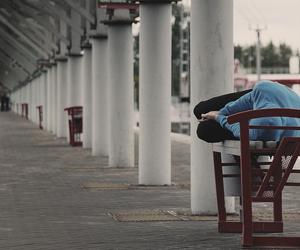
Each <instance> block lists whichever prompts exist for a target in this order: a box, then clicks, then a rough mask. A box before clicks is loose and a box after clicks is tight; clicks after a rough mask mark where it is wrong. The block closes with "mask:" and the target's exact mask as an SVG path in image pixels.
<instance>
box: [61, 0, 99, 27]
mask: <svg viewBox="0 0 300 250" xmlns="http://www.w3.org/2000/svg"><path fill="white" fill-rule="evenodd" d="M55 1H56V2H57V0H55ZM60 1H61V0H60ZM63 1H65V2H66V3H67V4H68V5H69V6H70V7H71V8H72V9H73V10H74V11H76V12H77V13H78V14H80V15H81V16H82V17H84V18H85V19H86V20H88V21H89V22H90V23H92V24H94V23H95V17H94V16H93V15H92V14H91V13H90V12H89V11H88V10H87V9H85V8H82V7H81V5H80V4H78V3H76V2H74V1H72V0H63Z"/></svg>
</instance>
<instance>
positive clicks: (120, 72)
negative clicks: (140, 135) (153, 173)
mask: <svg viewBox="0 0 300 250" xmlns="http://www.w3.org/2000/svg"><path fill="white" fill-rule="evenodd" d="M108 58H109V67H108V69H109V70H108V79H109V88H110V89H109V122H110V131H109V132H110V141H109V166H110V167H133V166H134V137H133V136H134V134H133V38H132V27H131V24H119V25H109V26H108Z"/></svg>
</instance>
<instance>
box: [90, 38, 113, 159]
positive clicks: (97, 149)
mask: <svg viewBox="0 0 300 250" xmlns="http://www.w3.org/2000/svg"><path fill="white" fill-rule="evenodd" d="M91 42H92V155H94V156H96V155H104V156H108V148H109V118H108V78H107V64H108V58H107V47H108V43H107V37H104V36H103V37H102V38H101V37H99V38H93V39H91Z"/></svg>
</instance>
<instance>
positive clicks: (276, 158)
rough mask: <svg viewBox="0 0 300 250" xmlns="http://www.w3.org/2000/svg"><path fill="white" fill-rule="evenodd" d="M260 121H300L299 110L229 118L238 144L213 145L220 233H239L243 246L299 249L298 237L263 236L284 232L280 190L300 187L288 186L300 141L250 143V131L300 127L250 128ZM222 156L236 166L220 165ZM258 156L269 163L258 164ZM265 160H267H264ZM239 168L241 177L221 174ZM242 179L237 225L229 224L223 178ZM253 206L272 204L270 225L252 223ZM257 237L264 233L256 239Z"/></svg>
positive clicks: (253, 111)
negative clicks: (237, 130) (236, 128)
mask: <svg viewBox="0 0 300 250" xmlns="http://www.w3.org/2000/svg"><path fill="white" fill-rule="evenodd" d="M259 117H295V118H299V119H300V110H296V109H263V110H251V111H245V112H240V113H237V114H234V115H231V116H229V117H228V123H230V124H232V123H236V122H239V123H240V131H241V138H240V141H225V142H222V143H214V144H213V156H214V168H215V178H216V193H217V203H218V211H219V213H218V229H219V232H232V233H233V232H236V233H238V232H241V233H242V245H243V246H288V247H295V246H298V247H300V237H288V236H266V235H265V233H273V232H277V233H278V232H283V221H282V190H283V188H284V187H285V186H299V185H300V183H296V182H289V181H288V177H289V176H290V174H291V173H300V171H299V170H294V169H293V167H294V165H295V162H296V160H297V158H298V156H299V154H300V137H285V138H283V139H282V140H281V141H280V142H277V143H276V142H274V141H273V142H250V141H249V129H281V130H300V127H283V126H281V127H280V126H250V125H249V120H251V119H254V118H259ZM222 154H227V155H233V156H234V159H235V160H236V162H235V163H228V162H222ZM258 156H270V157H267V158H268V159H269V160H268V161H263V162H262V161H259V160H257V159H259V157H258ZM264 158H266V157H264ZM232 165H238V166H239V167H240V174H232V175H230V174H224V169H223V168H226V167H228V166H232ZM236 176H240V178H241V197H240V198H241V210H242V212H241V216H240V221H236V222H234V221H228V220H227V217H226V209H225V201H224V178H227V177H236ZM254 202H267V203H272V204H273V220H272V221H254V220H253V216H252V205H253V203H254ZM256 233H264V235H260V236H257V234H256Z"/></svg>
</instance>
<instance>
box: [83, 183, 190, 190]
mask: <svg viewBox="0 0 300 250" xmlns="http://www.w3.org/2000/svg"><path fill="white" fill-rule="evenodd" d="M81 187H82V188H83V189H96V190H127V189H130V190H153V189H157V190H160V189H189V184H185V183H178V184H173V185H159V186H155V185H153V186H151V185H139V184H128V183H111V182H87V183H83V184H81Z"/></svg>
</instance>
